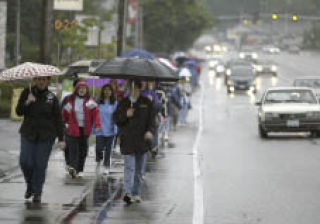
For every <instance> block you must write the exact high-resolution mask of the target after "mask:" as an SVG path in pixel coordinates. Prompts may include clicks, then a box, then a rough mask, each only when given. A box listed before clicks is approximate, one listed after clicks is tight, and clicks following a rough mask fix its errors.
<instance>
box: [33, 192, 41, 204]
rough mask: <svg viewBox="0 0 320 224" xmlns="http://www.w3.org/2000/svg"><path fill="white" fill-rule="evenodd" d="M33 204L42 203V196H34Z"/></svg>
mask: <svg viewBox="0 0 320 224" xmlns="http://www.w3.org/2000/svg"><path fill="white" fill-rule="evenodd" d="M32 202H33V203H41V195H40V194H35V195H34V196H33V199H32Z"/></svg>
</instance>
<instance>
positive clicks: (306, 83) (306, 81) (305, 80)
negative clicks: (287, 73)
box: [293, 76, 320, 99]
mask: <svg viewBox="0 0 320 224" xmlns="http://www.w3.org/2000/svg"><path fill="white" fill-rule="evenodd" d="M293 86H295V87H309V88H312V89H313V90H314V91H315V94H316V96H317V98H318V99H319V97H320V76H319V77H317V76H313V77H312V76H310V77H302V78H298V79H295V80H294V81H293Z"/></svg>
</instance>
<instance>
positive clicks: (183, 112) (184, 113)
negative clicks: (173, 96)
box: [178, 103, 189, 124]
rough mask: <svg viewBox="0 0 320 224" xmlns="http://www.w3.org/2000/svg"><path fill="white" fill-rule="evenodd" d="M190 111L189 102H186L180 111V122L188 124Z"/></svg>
mask: <svg viewBox="0 0 320 224" xmlns="http://www.w3.org/2000/svg"><path fill="white" fill-rule="evenodd" d="M188 112H189V108H188V104H187V103H184V104H183V106H182V108H181V110H180V111H179V119H178V123H180V124H187V116H188Z"/></svg>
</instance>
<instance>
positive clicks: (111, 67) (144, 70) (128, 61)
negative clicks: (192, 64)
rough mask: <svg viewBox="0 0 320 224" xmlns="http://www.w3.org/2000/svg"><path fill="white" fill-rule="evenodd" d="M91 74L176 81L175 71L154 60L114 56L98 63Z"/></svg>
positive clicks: (177, 77) (107, 76)
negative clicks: (100, 63)
mask: <svg viewBox="0 0 320 224" xmlns="http://www.w3.org/2000/svg"><path fill="white" fill-rule="evenodd" d="M92 75H98V76H101V77H106V78H120V79H138V80H146V81H147V80H155V81H177V80H178V79H179V76H178V75H176V74H175V72H174V71H173V70H172V69H171V68H169V67H167V66H165V65H163V64H161V63H160V62H158V61H156V60H148V59H140V58H120V57H116V58H113V59H111V60H107V61H106V62H104V63H103V64H102V65H100V66H99V67H98V68H97V69H96V70H95V71H94V72H92Z"/></svg>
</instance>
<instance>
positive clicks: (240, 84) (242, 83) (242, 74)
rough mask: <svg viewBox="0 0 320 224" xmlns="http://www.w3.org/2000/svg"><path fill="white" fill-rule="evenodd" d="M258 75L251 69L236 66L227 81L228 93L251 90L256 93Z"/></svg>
mask: <svg viewBox="0 0 320 224" xmlns="http://www.w3.org/2000/svg"><path fill="white" fill-rule="evenodd" d="M255 78H256V75H255V73H254V71H253V69H252V68H251V67H247V66H235V67H233V68H232V70H231V74H230V75H229V76H228V80H227V92H228V93H233V92H235V91H238V90H242V91H244V90H249V91H252V92H253V93H256V91H257V87H256V80H255Z"/></svg>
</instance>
